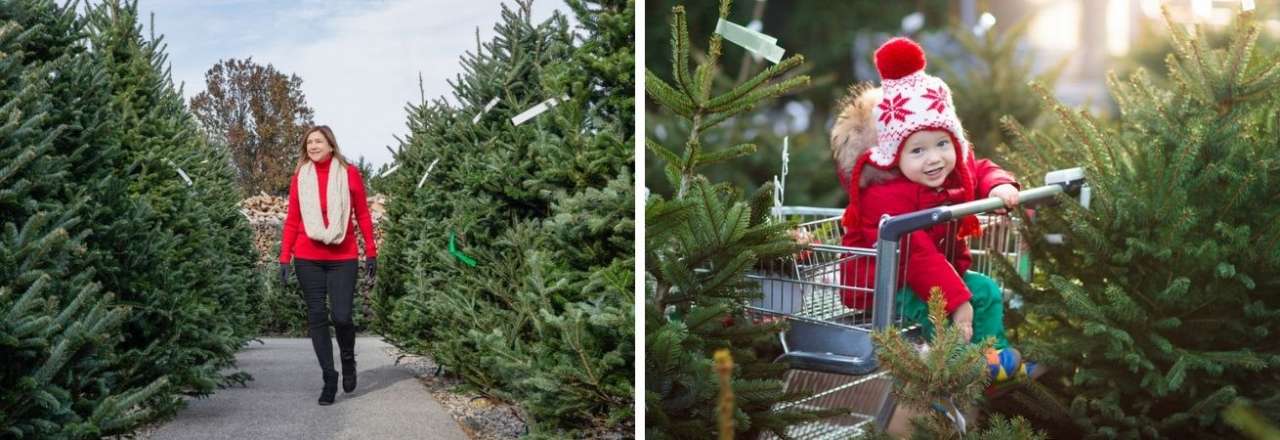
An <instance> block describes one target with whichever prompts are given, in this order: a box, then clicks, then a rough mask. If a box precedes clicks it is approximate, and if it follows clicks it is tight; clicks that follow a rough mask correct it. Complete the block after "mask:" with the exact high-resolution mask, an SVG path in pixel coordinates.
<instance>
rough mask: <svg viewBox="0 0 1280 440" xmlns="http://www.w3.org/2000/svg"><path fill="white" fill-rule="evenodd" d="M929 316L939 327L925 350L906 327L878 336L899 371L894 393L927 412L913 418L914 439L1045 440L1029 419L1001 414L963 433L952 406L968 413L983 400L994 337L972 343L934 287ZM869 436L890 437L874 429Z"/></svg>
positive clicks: (903, 404)
mask: <svg viewBox="0 0 1280 440" xmlns="http://www.w3.org/2000/svg"><path fill="white" fill-rule="evenodd" d="M929 320H930V321H932V323H933V328H935V329H938V331H937V332H936V333H935V334H934V336H933V339H932V340H931V341H929V344H928V345H927V347H928V349H927V350H925V351H923V352H922V350H921V349H920V348H919V347H918V346H917V345H916V344H915V343H914V342H913V341H911V340H909V339H908V338H907V337H905V336H904V335H903V334H902V329H898V328H894V327H889V328H887V329H885V330H881V331H877V332H876V333H875V334H873V335H872V338H873V340H874V341H875V345H876V356H877V358H878V359H880V363H881V365H883V367H884V369H885V370H887V371H889V374H891V375H893V378H894V382H893V395H894V398H896V399H897V401H898V405H899V406H898V408H900V409H901V408H912V409H916V410H917V411H918V410H921V409H924V411H923V413H921V414H918V415H916V417H915V418H913V419H912V420H910V423H911V427H912V431H911V438H912V439H920V440H927V439H934V440H942V439H957V440H960V439H964V440H997V439H1000V440H1006V439H1007V440H1032V439H1038V440H1043V439H1044V438H1045V435H1044V433H1041V432H1037V431H1035V430H1033V429H1032V428H1031V425H1030V423H1028V422H1027V420H1026V419H1024V418H1020V417H1015V418H1006V417H1003V416H1000V415H996V416H994V417H992V418H991V419H989V420H988V421H987V422H986V427H985V428H983V429H976V426H972V425H977V424H978V422H979V421H978V420H968V421H966V430H965V431H964V432H960V430H959V429H957V425H956V423H955V421H953V420H951V419H950V418H948V417H947V413H946V411H954V412H959V413H963V412H964V411H965V410H967V409H969V408H973V407H974V406H975V405H977V404H978V402H979V399H980V398H981V396H982V392H983V389H984V388H986V386H987V385H988V383H989V381H990V377H989V376H988V375H987V369H986V360H985V356H983V353H984V352H986V350H988V349H990V348H991V344H992V340H991V339H990V338H988V340H987V341H985V342H984V343H982V344H976V345H975V344H970V343H969V341H967V340H965V339H964V337H963V336H961V335H960V331H959V330H957V329H956V328H955V327H953V326H951V325H949V324H948V322H947V312H946V300H945V299H943V297H942V295H941V290H939V289H937V288H934V290H933V291H932V292H930V296H929ZM863 438H866V439H878V438H889V436H888V435H885V434H883V433H879V432H872V433H869V434H868V435H864V436H863Z"/></svg>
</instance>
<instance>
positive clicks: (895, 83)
mask: <svg viewBox="0 0 1280 440" xmlns="http://www.w3.org/2000/svg"><path fill="white" fill-rule="evenodd" d="M875 60H876V70H878V71H879V72H880V83H881V85H880V87H881V89H882V96H883V98H882V100H881V101H880V104H879V105H877V106H876V107H875V108H874V109H873V114H874V117H875V124H876V145H874V146H872V147H871V148H869V149H867V150H866V151H864V152H862V154H861V155H859V156H858V159H857V161H856V162H855V163H854V165H853V175H852V176H851V179H850V180H849V181H850V182H851V183H852V184H851V185H850V191H849V203H850V204H849V206H850V207H851V208H853V209H846V210H845V215H844V220H843V223H844V225H845V227H846V228H856V227H857V225H858V214H857V211H858V210H857V207H858V206H859V205H858V193H859V192H860V191H859V188H858V186H859V185H858V182H859V180H860V178H861V174H862V167H863V166H864V165H868V164H869V165H873V166H875V167H876V168H880V169H886V170H891V169H896V168H897V167H898V155H899V153H900V152H901V150H902V144H903V143H905V142H906V140H907V138H908V137H910V136H911V135H912V134H913V133H915V132H917V131H921V130H942V131H945V132H947V134H949V135H950V136H951V144H952V145H953V146H954V147H955V149H956V166H955V170H953V171H952V173H951V175H952V176H955V177H954V178H955V179H957V180H958V182H954V181H951V180H950V179H951V176H948V182H951V183H952V184H955V183H959V185H960V187H961V188H962V189H963V190H964V199H965V200H973V198H974V182H973V176H970V175H969V166H970V163H971V162H972V154H973V153H972V148H970V145H969V141H968V140H967V139H965V137H964V128H963V127H961V126H960V118H958V117H956V111H955V105H953V104H952V102H951V88H950V87H947V83H945V82H943V81H942V80H941V79H939V78H938V77H935V76H932V75H929V74H927V73H925V72H924V67H925V65H926V64H927V61H926V60H925V56H924V49H922V48H920V45H918V44H916V42H914V41H911V40H910V39H908V38H902V37H898V38H894V39H891V40H889V41H888V42H886V43H884V44H883V45H881V46H880V48H879V49H876V53H875ZM944 185H946V183H944ZM979 232H980V229H979V227H978V221H977V219H976V218H974V217H972V216H970V217H967V218H965V219H963V220H962V221H961V227H960V236H962V237H964V236H968V235H977V234H978V233H979Z"/></svg>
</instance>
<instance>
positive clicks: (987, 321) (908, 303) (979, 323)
mask: <svg viewBox="0 0 1280 440" xmlns="http://www.w3.org/2000/svg"><path fill="white" fill-rule="evenodd" d="M963 278H964V285H965V286H967V287H969V292H971V293H972V294H973V297H972V298H969V304H970V305H972V306H973V339H971V340H970V341H969V342H972V343H975V344H976V343H979V342H982V340H983V339H986V338H987V337H988V336H991V337H994V338H995V340H996V342H995V349H996V350H1000V349H1003V348H1006V347H1008V346H1009V340H1008V339H1005V337H1004V296H1003V295H1002V294H1001V293H1000V286H999V285H997V284H996V280H993V279H991V277H989V276H986V275H983V274H980V273H978V272H974V271H966V272H965V273H964V277H963ZM896 301H897V303H898V304H897V305H898V313H900V314H901V315H900V316H901V317H902V321H903V324H904V325H910V324H920V326H921V328H923V329H924V334H925V338H928V339H930V340H932V339H933V324H932V323H930V322H929V304H927V303H925V302H924V301H921V300H920V297H919V296H916V293H915V291H913V290H911V288H910V287H904V288H902V290H899V291H898V294H897V298H896Z"/></svg>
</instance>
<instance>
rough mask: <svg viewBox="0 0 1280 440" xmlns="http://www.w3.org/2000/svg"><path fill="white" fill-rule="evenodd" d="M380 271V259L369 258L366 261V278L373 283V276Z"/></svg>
mask: <svg viewBox="0 0 1280 440" xmlns="http://www.w3.org/2000/svg"><path fill="white" fill-rule="evenodd" d="M377 271H378V258H377V257H368V258H365V259H364V277H365V278H366V279H368V280H369V282H373V275H374V274H375V273H377Z"/></svg>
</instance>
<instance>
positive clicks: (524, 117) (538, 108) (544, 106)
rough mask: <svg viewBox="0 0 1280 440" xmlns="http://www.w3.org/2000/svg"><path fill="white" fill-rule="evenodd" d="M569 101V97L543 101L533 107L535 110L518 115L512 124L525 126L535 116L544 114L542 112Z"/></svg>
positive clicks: (512, 119) (512, 120)
mask: <svg viewBox="0 0 1280 440" xmlns="http://www.w3.org/2000/svg"><path fill="white" fill-rule="evenodd" d="M568 100H569V95H564V96H561V97H559V98H551V99H548V100H546V101H542V103H540V104H538V105H535V106H533V108H531V109H528V110H525V111H524V112H523V113H520V114H518V115H516V116H515V117H514V118H511V124H512V125H520V124H523V123H524V121H528V120H530V119H533V117H534V116H538V115H539V114H542V112H545V111H547V110H549V109H550V108H551V107H553V106H555V105H556V104H559V103H560V101H568Z"/></svg>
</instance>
